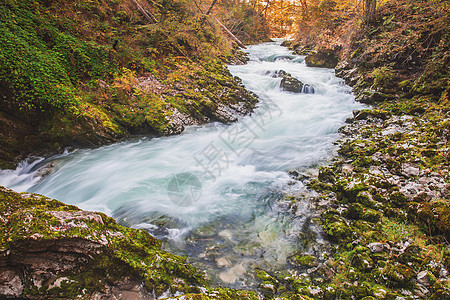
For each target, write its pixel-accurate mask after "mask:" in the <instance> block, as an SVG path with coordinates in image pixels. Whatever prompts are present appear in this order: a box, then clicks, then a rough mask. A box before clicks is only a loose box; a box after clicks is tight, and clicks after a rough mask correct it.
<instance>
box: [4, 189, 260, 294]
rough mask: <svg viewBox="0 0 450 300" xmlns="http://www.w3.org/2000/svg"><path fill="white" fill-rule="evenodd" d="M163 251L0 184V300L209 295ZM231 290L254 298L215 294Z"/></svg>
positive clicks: (140, 234)
mask: <svg viewBox="0 0 450 300" xmlns="http://www.w3.org/2000/svg"><path fill="white" fill-rule="evenodd" d="M160 247H161V242H160V241H158V240H157V239H155V238H153V237H152V236H151V235H150V234H148V233H147V232H146V231H143V230H137V229H131V228H126V227H123V226H120V225H118V224H117V223H116V222H115V221H114V220H113V219H112V218H110V217H108V216H106V215H104V214H102V213H95V212H88V211H82V210H80V209H78V208H77V207H75V206H72V205H65V204H63V203H61V202H59V201H56V200H52V199H49V198H46V197H44V196H41V195H36V194H24V193H22V194H18V193H15V192H14V191H12V190H10V189H7V188H4V187H0V298H1V299H4V298H20V299H155V296H156V297H159V296H161V295H163V294H164V295H167V291H170V293H171V294H172V295H173V294H175V293H178V294H180V293H199V291H202V290H205V291H207V289H206V288H204V285H205V282H204V276H203V274H202V273H200V272H199V271H197V270H196V269H194V268H193V267H191V266H190V265H189V264H187V263H186V259H185V258H181V257H178V256H175V255H172V254H169V253H167V252H164V251H162V250H161V249H160ZM228 292H231V293H233V296H234V297H235V298H233V299H240V298H244V299H248V298H250V296H252V295H251V292H247V295H250V296H249V297H248V298H247V297H243V296H242V295H238V294H239V293H240V292H238V291H230V290H228V291H227V292H225V291H223V290H221V289H218V290H216V291H215V293H217V294H218V295H221V294H223V293H228ZM168 296H170V295H168ZM253 296H254V295H253ZM253 296H252V297H253ZM198 297H203V296H200V295H199V296H198ZM254 298H255V297H253V298H252V299H254ZM189 299H191V298H189ZM196 299H197V298H196ZM202 299H209V297H207V296H204V297H203V298H202Z"/></svg>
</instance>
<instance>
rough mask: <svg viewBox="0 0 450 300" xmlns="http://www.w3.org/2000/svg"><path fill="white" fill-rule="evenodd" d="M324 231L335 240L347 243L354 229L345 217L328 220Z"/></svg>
mask: <svg viewBox="0 0 450 300" xmlns="http://www.w3.org/2000/svg"><path fill="white" fill-rule="evenodd" d="M324 231H325V233H326V234H327V236H328V237H329V238H330V239H331V240H332V241H334V242H339V243H345V242H348V241H349V239H351V237H352V236H353V229H352V228H351V227H350V226H348V224H347V222H345V220H344V219H340V220H338V221H335V222H326V224H325V225H324Z"/></svg>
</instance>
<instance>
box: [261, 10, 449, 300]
mask: <svg viewBox="0 0 450 300" xmlns="http://www.w3.org/2000/svg"><path fill="white" fill-rule="evenodd" d="M446 5H448V3H447V4H445V3H444V2H442V1H422V2H420V3H410V2H409V1H392V2H390V3H388V4H386V5H385V6H382V7H381V8H380V9H379V11H378V13H377V17H376V18H375V20H372V22H370V23H366V24H364V23H363V24H361V25H359V26H358V28H354V27H353V32H352V33H351V35H350V38H351V39H349V40H347V42H348V44H346V45H345V44H343V45H342V47H341V48H339V47H336V48H335V51H334V54H333V55H334V56H335V57H336V56H337V55H338V53H339V52H337V51H339V50H341V52H340V53H341V54H340V55H341V62H340V64H339V65H338V66H337V68H336V74H337V75H338V76H340V77H342V78H344V79H345V81H346V83H347V84H349V85H350V86H352V87H353V91H354V93H355V96H356V99H357V100H358V101H361V102H364V103H368V104H371V105H372V106H373V108H372V109H367V110H362V111H355V112H354V116H353V117H352V118H349V119H348V120H347V123H349V124H348V125H347V126H344V127H343V128H341V130H340V132H341V133H342V134H343V138H342V139H341V141H340V142H339V151H338V153H339V157H338V158H337V159H336V161H335V162H334V163H333V164H331V165H330V166H328V167H325V168H321V169H320V171H319V175H318V178H316V179H311V178H304V177H302V178H301V179H302V180H304V181H306V182H308V185H309V187H310V188H311V189H313V190H316V191H317V192H318V193H319V197H318V199H317V207H318V209H320V210H322V211H323V212H322V218H321V219H320V220H316V222H318V223H320V224H322V227H323V230H324V233H325V234H326V236H327V237H328V239H329V240H330V241H331V242H333V246H332V247H331V248H330V252H329V253H328V254H327V255H329V257H328V259H320V257H314V256H311V255H309V254H308V253H305V254H301V255H299V256H298V257H297V259H296V260H297V263H298V264H299V265H300V267H298V270H299V273H300V274H299V275H298V276H297V277H295V278H294V279H292V277H291V278H290V279H289V280H286V279H285V278H283V277H277V276H270V277H267V278H268V280H269V282H272V284H273V285H274V284H275V283H276V284H277V286H278V287H279V288H280V287H281V288H282V289H283V290H286V289H287V290H290V289H302V290H303V294H304V295H308V296H311V297H313V298H318V299H350V298H351V297H356V298H358V299H399V297H402V298H401V299H447V298H449V297H450V282H449V269H450V265H449V262H450V248H449V243H448V240H449V237H450V236H449V233H450V231H449V228H450V227H449V224H450V223H449V215H450V202H449V200H450V193H449V192H450V176H449V169H450V161H449V146H450V142H449V135H448V133H449V129H450V127H449V124H450V118H449V110H450V106H449V99H448V92H449V88H450V86H449V53H450V52H449V48H448V46H449V44H450V43H449V34H448V30H446V29H445V28H448V24H449V15H448V10H447V11H446V10H445V7H447V6H446ZM424 20H426V21H424ZM343 27H344V28H345V25H344V26H343ZM347 29H348V28H347ZM339 30H342V28H340V29H339V28H338V29H336V31H338V32H339ZM341 38H342V39H344V40H345V37H341ZM319 44H320V42H319ZM294 45H295V43H294ZM304 46H305V45H301V46H298V49H297V51H301V50H302V49H305V47H304ZM306 46H308V47H306V48H310V47H311V45H306ZM322 46H323V44H322V45H319V46H318V48H317V49H316V51H317V52H315V53H314V52H313V54H312V55H313V56H317V53H319V54H320V53H321V47H322ZM310 51H314V50H313V49H311V48H310V49H309V50H308V51H307V52H310ZM309 62H310V63H312V62H314V60H311V59H310V60H309ZM302 272H304V273H302ZM283 294H285V292H281V295H283ZM287 295H289V296H287V298H290V297H291V296H290V295H291V294H287Z"/></svg>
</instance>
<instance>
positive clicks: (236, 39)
mask: <svg viewBox="0 0 450 300" xmlns="http://www.w3.org/2000/svg"><path fill="white" fill-rule="evenodd" d="M216 21H217V23H218V24H219V25H220V27H222V29H223V30H225V32H226V33H228V35H229V36H230V37H231V38H232V39H233V40H234V41H235V42H236V43H237V44H238V45H239V47H241V48H244V49H247V47H245V45H244V44H243V43H242V42H241V41H240V40H239V39H238V38H237V37H236V36H235V35H234V34H233V33H232V32H231V31H230V30H229V29H228V28H227V27H226V26H225V25H223V24H222V22H220V21H219V20H218V19H216Z"/></svg>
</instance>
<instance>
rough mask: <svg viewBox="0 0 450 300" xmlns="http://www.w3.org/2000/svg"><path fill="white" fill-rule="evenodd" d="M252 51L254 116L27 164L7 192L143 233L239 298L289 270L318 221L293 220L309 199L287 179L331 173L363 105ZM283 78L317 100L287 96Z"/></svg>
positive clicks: (294, 62) (307, 72) (284, 56)
mask: <svg viewBox="0 0 450 300" xmlns="http://www.w3.org/2000/svg"><path fill="white" fill-rule="evenodd" d="M247 51H248V53H249V55H250V59H251V60H250V62H249V63H248V64H247V65H242V66H230V67H229V69H230V71H231V72H232V73H233V75H235V76H238V77H240V78H241V79H242V81H243V83H244V84H245V86H246V87H247V88H248V89H249V90H252V91H253V92H255V93H256V94H257V95H258V96H259V97H260V100H261V102H260V104H259V105H258V108H257V109H256V111H255V113H253V114H252V115H251V116H246V117H243V118H241V119H240V120H239V122H237V123H234V124H231V125H224V124H219V123H212V124H208V125H205V126H196V127H190V128H188V129H187V130H186V131H185V132H184V133H183V134H181V135H178V136H171V137H160V138H152V139H150V138H141V139H135V140H129V141H126V142H122V143H117V144H114V145H109V146H105V147H101V148H97V149H89V150H76V151H73V152H71V153H66V154H64V155H61V156H58V157H53V158H50V159H45V160H44V159H37V160H34V161H28V162H23V163H22V164H21V165H20V166H19V167H18V168H17V169H16V170H3V171H0V185H5V186H8V187H10V188H13V189H15V190H17V191H29V192H36V193H40V194H44V195H46V196H48V197H51V198H55V199H58V200H61V201H63V202H65V203H69V204H75V205H77V206H79V207H80V208H82V209H86V210H94V211H102V212H105V213H106V214H108V215H111V216H113V217H115V218H116V219H117V220H118V221H119V222H120V223H121V224H124V225H127V226H131V227H135V228H143V229H146V230H148V231H149V232H151V233H152V234H153V235H155V236H157V237H159V238H162V239H163V240H165V241H167V242H166V243H165V247H166V248H168V249H169V250H171V251H173V252H175V253H178V254H183V255H188V256H189V257H190V261H192V262H193V263H194V264H196V265H197V266H200V267H202V268H204V269H205V270H207V271H208V273H209V274H210V276H211V277H212V278H213V280H217V281H219V282H222V283H225V284H228V285H231V286H235V287H239V286H244V285H245V284H246V283H245V282H246V281H247V280H249V278H250V277H251V276H248V274H247V273H246V272H247V271H248V270H251V269H254V268H255V267H263V268H268V269H277V268H284V266H285V263H286V257H287V256H288V255H290V254H291V253H292V252H293V251H295V250H296V249H299V248H301V247H302V240H303V238H304V235H305V226H306V225H307V224H306V223H307V221H308V219H309V216H310V215H311V210H310V209H309V208H308V207H309V206H308V201H307V200H304V201H297V204H296V207H295V210H294V211H293V210H292V209H291V207H292V205H290V204H289V200H288V199H287V197H286V195H291V196H298V197H300V199H306V198H307V197H308V196H310V194H308V192H307V191H306V190H305V187H304V186H303V185H302V183H301V182H298V181H294V180H292V178H291V177H290V176H289V174H288V170H290V169H300V170H308V169H311V168H314V167H317V166H318V165H320V164H322V163H324V162H326V161H329V159H330V158H332V155H333V150H334V146H333V142H334V141H335V140H336V139H337V138H338V134H337V130H338V128H339V127H340V126H342V125H343V122H344V120H345V118H347V117H348V116H350V115H351V112H352V110H354V109H360V105H359V104H357V103H355V101H354V97H353V96H352V94H351V90H350V88H349V87H347V86H345V85H344V84H343V82H342V80H341V79H338V78H336V77H335V76H334V72H333V70H331V69H318V68H309V67H307V66H306V65H305V63H304V61H303V57H302V56H294V55H291V53H290V51H288V50H287V49H286V48H284V47H281V46H279V43H278V42H275V43H266V44H261V45H256V46H251V47H249V49H248V50H247ZM279 70H284V71H286V72H288V73H291V74H292V76H293V77H295V78H298V79H299V80H301V81H302V82H304V83H307V84H309V85H311V86H312V87H313V88H314V90H315V93H314V94H306V93H300V94H294V93H289V92H284V91H282V90H280V87H279V86H280V81H281V78H277V77H275V76H272V75H273V74H274V72H275V71H279ZM49 163H50V165H51V168H48V166H49ZM46 173H48V174H46ZM44 175H45V176H44ZM318 238H320V237H318ZM304 250H308V249H304ZM309 250H310V249H309ZM310 251H311V250H310Z"/></svg>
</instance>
